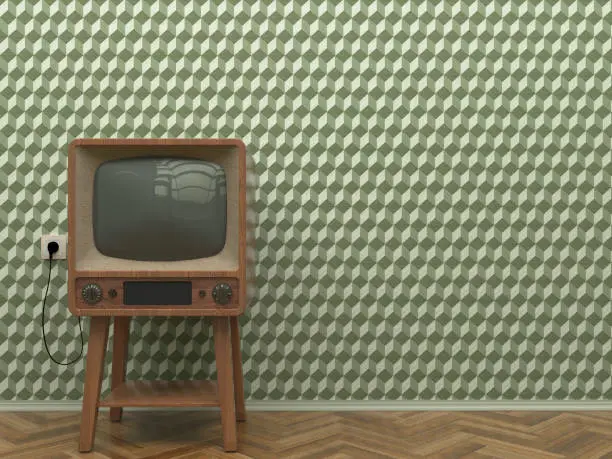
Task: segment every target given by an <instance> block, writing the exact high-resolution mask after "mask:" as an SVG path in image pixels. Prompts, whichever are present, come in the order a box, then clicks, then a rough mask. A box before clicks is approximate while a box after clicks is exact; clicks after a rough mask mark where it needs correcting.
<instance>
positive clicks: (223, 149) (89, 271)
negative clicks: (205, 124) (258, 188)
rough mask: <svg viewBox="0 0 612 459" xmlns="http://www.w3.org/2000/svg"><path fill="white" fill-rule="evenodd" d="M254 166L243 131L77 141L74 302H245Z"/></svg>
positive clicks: (103, 307)
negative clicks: (231, 135)
mask: <svg viewBox="0 0 612 459" xmlns="http://www.w3.org/2000/svg"><path fill="white" fill-rule="evenodd" d="M247 174H248V171H247V158H246V149H245V146H244V144H243V143H242V142H241V141H240V140H234V139H206V140H189V139H151V140H147V139H131V140H130V139H127V140H126V139H80V140H76V141H74V142H73V143H72V144H71V145H70V148H69V167H68V182H69V192H68V197H69V203H68V207H69V211H68V222H69V232H68V234H69V242H68V262H69V285H70V287H71V288H70V292H71V294H70V299H69V306H70V310H71V312H72V313H74V314H76V315H90V316H95V315H112V316H116V315H229V316H232V315H239V314H241V313H242V312H244V310H245V307H246V304H247V302H248V298H247V294H248V290H249V285H248V282H249V278H248V268H249V267H248V265H247V263H248V261H247V257H248V254H247V251H248V249H249V248H251V245H250V233H249V228H248V227H247V204H248V203H247V201H248V200H249V198H250V196H249V190H247ZM251 268H252V266H251Z"/></svg>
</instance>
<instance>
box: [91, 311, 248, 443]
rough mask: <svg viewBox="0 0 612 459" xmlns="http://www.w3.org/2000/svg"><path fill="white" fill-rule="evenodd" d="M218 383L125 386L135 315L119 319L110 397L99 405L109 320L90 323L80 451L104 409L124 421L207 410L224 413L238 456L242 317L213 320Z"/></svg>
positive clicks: (226, 435)
mask: <svg viewBox="0 0 612 459" xmlns="http://www.w3.org/2000/svg"><path fill="white" fill-rule="evenodd" d="M211 320H212V323H213V335H214V344H215V361H216V365H217V381H216V382H215V381H126V379H125V369H126V362H127V354H128V343H129V330H130V322H131V317H130V316H120V317H115V318H114V325H113V326H114V338H113V351H112V357H113V358H112V380H111V393H110V394H109V395H108V396H107V397H106V398H105V399H103V400H100V388H101V386H102V377H103V374H104V358H105V354H106V347H107V340H108V330H109V326H110V317H108V316H94V317H92V318H91V327H90V333H89V348H88V351H87V366H86V370H85V371H86V372H85V390H84V396H83V410H82V418H81V436H80V440H79V450H80V451H81V452H86V451H91V449H92V448H93V444H94V438H95V431H96V421H97V417H98V408H99V407H101V406H102V407H110V419H111V421H114V422H119V421H121V416H122V410H123V408H124V407H205V406H218V407H219V408H220V409H221V422H222V426H223V447H224V449H225V451H236V448H237V436H236V421H245V420H246V410H245V406H244V383H243V376H242V359H241V353H240V335H239V326H238V317H236V316H233V317H227V316H221V317H211Z"/></svg>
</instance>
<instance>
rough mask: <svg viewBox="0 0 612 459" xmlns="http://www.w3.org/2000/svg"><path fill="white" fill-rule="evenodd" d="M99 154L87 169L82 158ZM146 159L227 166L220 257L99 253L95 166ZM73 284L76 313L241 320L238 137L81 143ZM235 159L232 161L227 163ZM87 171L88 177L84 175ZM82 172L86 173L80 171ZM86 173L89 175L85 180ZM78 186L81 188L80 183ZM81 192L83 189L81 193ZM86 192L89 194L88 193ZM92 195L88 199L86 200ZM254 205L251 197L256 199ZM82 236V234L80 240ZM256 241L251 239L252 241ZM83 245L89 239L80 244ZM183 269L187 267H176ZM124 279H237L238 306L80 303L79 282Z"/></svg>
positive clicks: (72, 158) (73, 206)
mask: <svg viewBox="0 0 612 459" xmlns="http://www.w3.org/2000/svg"><path fill="white" fill-rule="evenodd" d="M88 155H91V156H92V157H94V156H95V159H93V160H91V161H90V163H91V164H89V163H87V164H88V165H87V167H85V168H84V169H83V168H81V166H79V164H81V163H80V162H79V161H81V160H80V159H78V158H80V157H81V156H83V157H84V158H85V157H88ZM144 155H154V156H155V155H178V156H180V155H185V156H189V157H196V158H197V157H201V158H206V159H208V160H212V161H215V162H218V163H219V164H222V165H224V169H225V170H226V176H227V180H228V230H227V243H226V246H225V247H224V249H223V250H222V252H221V253H220V254H219V255H218V256H214V257H210V258H205V259H199V260H185V261H179V262H171V263H167V262H164V263H161V262H158V263H155V262H136V261H134V260H118V259H115V258H111V257H106V256H104V255H102V254H100V253H99V252H98V251H97V250H96V249H95V247H94V245H93V239H92V236H91V234H90V233H91V215H90V207H91V204H90V201H91V196H89V195H90V194H91V189H90V187H91V186H92V184H91V182H92V174H93V171H95V167H97V166H96V165H97V164H99V163H101V162H103V161H105V160H107V159H113V158H121V157H125V156H144ZM68 156H69V159H68V193H69V197H68V238H69V242H68V282H69V302H68V303H69V308H70V311H71V312H72V313H73V314H75V315H89V316H95V315H100V316H106V315H125V316H128V315H132V316H137V315H144V316H154V315H157V316H168V315H175V316H236V315H240V314H242V313H243V312H244V310H245V308H246V306H247V290H248V284H247V266H246V263H247V257H246V255H247V254H246V252H247V244H248V242H247V222H246V212H247V205H248V203H247V196H246V194H247V183H246V173H247V170H246V169H247V164H246V147H245V145H244V143H243V142H242V141H241V140H239V139H77V140H75V141H73V142H72V143H71V144H70V146H69V152H68ZM228 158H230V159H228ZM85 170H86V173H85V172H84V171H85ZM79 171H81V172H79ZM83 174H84V175H85V176H86V177H85V178H83ZM79 183H80V184H81V185H79ZM79 190H81V191H79ZM83 190H85V191H83ZM84 197H87V198H88V199H84ZM251 201H252V199H251ZM79 235H81V236H79ZM250 240H252V238H251V239H250ZM79 241H85V242H84V243H81V242H79ZM79 266H80V267H79ZM177 267H184V268H185V269H177ZM88 277H89V278H91V277H93V278H99V279H104V278H113V279H116V280H117V279H118V280H121V279H122V278H123V279H130V280H133V279H141V280H151V279H161V278H174V279H185V278H187V279H192V278H198V277H208V278H234V279H238V283H237V286H236V289H237V292H238V293H237V295H236V297H237V299H238V301H237V303H236V304H233V305H232V307H230V308H200V309H194V308H191V309H189V308H184V307H178V308H167V309H165V310H161V309H160V308H159V307H156V308H148V309H147V308H125V307H122V308H118V309H116V310H113V312H109V311H108V310H105V308H98V309H96V308H91V307H89V308H86V307H82V304H80V303H79V301H78V297H79V291H78V289H77V287H76V285H75V283H76V282H77V279H79V278H88Z"/></svg>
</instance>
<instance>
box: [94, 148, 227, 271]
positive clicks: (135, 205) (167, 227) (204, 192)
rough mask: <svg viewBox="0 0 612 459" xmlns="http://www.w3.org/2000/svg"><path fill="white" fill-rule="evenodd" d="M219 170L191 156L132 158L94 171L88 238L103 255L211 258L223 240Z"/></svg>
mask: <svg viewBox="0 0 612 459" xmlns="http://www.w3.org/2000/svg"><path fill="white" fill-rule="evenodd" d="M226 224H227V189H226V180H225V172H224V170H223V168H222V167H221V166H220V165H218V164H215V163H212V162H209V161H205V160H201V159H191V158H166V157H136V158H125V159H118V160H112V161H107V162H105V163H102V164H101V165H100V166H99V167H98V169H97V170H96V173H95V177H94V192H93V233H94V243H95V245H96V248H97V249H98V250H99V251H100V253H102V254H104V255H107V256H109V257H115V258H123V259H129V260H143V261H179V260H190V259H194V258H205V257H211V256H213V255H216V254H217V253H219V252H220V251H221V250H222V249H223V247H224V245H225V229H226Z"/></svg>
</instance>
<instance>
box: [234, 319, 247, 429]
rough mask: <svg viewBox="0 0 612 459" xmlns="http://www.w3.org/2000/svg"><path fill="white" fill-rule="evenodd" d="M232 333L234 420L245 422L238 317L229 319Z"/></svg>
mask: <svg viewBox="0 0 612 459" xmlns="http://www.w3.org/2000/svg"><path fill="white" fill-rule="evenodd" d="M230 328H231V331H232V365H233V367H234V398H235V399H236V420H237V421H239V422H240V421H246V408H245V406H244V375H243V374H242V353H241V352H240V327H239V324H238V317H236V316H233V317H230Z"/></svg>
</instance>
